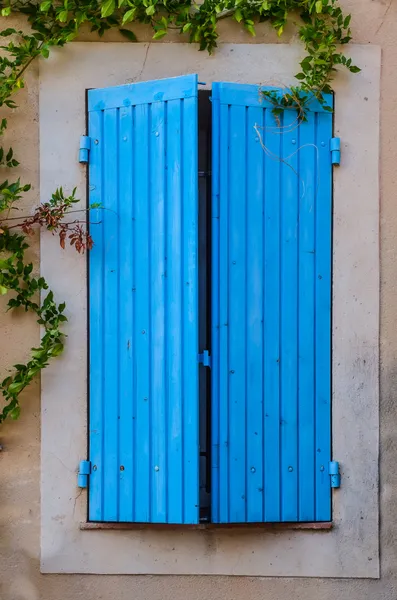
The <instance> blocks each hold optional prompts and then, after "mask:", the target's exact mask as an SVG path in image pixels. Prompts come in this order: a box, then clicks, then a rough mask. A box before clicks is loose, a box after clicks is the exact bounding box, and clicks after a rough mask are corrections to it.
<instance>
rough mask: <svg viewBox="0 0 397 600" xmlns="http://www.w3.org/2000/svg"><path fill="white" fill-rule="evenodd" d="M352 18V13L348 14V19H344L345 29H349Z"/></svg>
mask: <svg viewBox="0 0 397 600" xmlns="http://www.w3.org/2000/svg"><path fill="white" fill-rule="evenodd" d="M351 18H352V16H351V15H347V17H346V19H345V20H344V21H343V27H344V28H345V29H347V28H348V27H349V25H350V21H351Z"/></svg>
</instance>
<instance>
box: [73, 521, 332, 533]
mask: <svg viewBox="0 0 397 600" xmlns="http://www.w3.org/2000/svg"><path fill="white" fill-rule="evenodd" d="M333 526H334V524H333V523H332V522H328V521H327V522H321V523H201V524H199V525H173V524H170V523H93V522H86V523H80V529H81V530H82V531H90V530H98V529H100V530H106V529H109V530H117V529H121V530H131V531H137V530H143V529H150V530H165V529H168V530H170V529H172V530H175V529H178V530H186V529H188V530H192V529H197V530H208V529H212V530H214V529H216V530H219V529H228V530H230V529H240V530H241V529H250V530H252V529H258V530H260V531H263V530H265V531H280V530H285V529H287V530H291V529H299V530H301V529H310V530H315V531H329V530H331V529H332V528H333Z"/></svg>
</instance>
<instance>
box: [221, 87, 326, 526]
mask: <svg viewBox="0 0 397 600" xmlns="http://www.w3.org/2000/svg"><path fill="white" fill-rule="evenodd" d="M328 102H332V98H328ZM271 109H272V105H271V104H270V103H269V102H267V101H265V100H264V99H263V98H262V99H261V98H260V94H259V90H258V86H249V85H238V84H228V83H220V84H215V85H214V87H213V182H214V184H213V185H214V189H213V264H212V269H213V284H212V289H213V301H212V319H213V337H212V353H213V361H212V365H213V366H212V378H213V379H212V403H213V432H212V433H213V435H212V438H213V440H212V441H213V446H212V467H213V468H212V473H213V476H212V520H213V521H214V522H221V523H233V522H264V521H266V522H271V521H273V522H278V521H328V520H330V518H331V492H330V478H329V475H328V463H329V460H330V393H331V378H330V352H331V212H332V211H331V201H332V198H331V192H332V186H331V157H330V139H331V136H332V114H330V113H329V112H326V111H324V110H323V108H322V107H321V106H320V105H319V104H318V103H316V102H314V101H313V102H312V103H311V107H310V109H311V110H310V112H308V114H307V118H308V122H307V123H302V124H300V125H299V124H298V122H297V113H296V111H293V110H287V111H286V112H284V114H282V115H281V116H280V123H279V127H277V124H276V122H275V120H274V117H273V115H272V113H271Z"/></svg>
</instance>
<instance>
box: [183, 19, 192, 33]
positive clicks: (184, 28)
mask: <svg viewBox="0 0 397 600" xmlns="http://www.w3.org/2000/svg"><path fill="white" fill-rule="evenodd" d="M191 26H192V23H191V22H190V21H189V23H185V25H184V26H183V27H182V32H183V33H186V32H187V31H189V29H190V28H191Z"/></svg>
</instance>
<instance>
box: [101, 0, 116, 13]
mask: <svg viewBox="0 0 397 600" xmlns="http://www.w3.org/2000/svg"><path fill="white" fill-rule="evenodd" d="M115 10H116V2H115V0H106V2H104V3H103V4H102V8H101V16H102V17H109V16H110V15H112V14H113V13H114V11H115Z"/></svg>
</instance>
